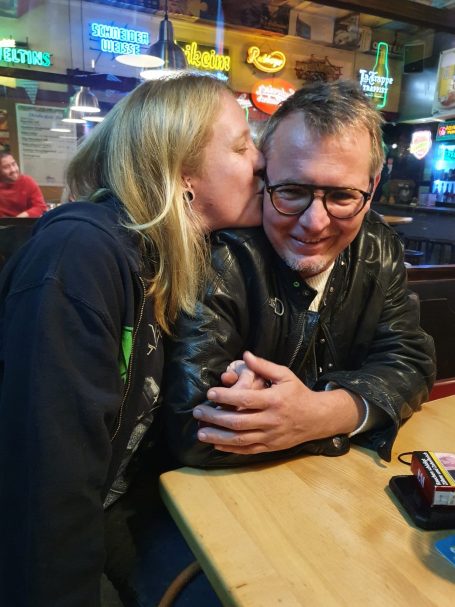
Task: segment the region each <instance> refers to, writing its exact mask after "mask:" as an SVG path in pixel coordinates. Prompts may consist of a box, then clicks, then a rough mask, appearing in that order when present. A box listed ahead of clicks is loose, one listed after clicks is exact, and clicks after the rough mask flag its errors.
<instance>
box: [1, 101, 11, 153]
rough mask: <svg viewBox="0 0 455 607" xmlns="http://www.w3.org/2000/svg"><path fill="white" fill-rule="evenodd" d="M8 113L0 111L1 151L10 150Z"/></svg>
mask: <svg viewBox="0 0 455 607" xmlns="http://www.w3.org/2000/svg"><path fill="white" fill-rule="evenodd" d="M9 145H10V142H9V127H8V111H7V110H1V109H0V151H3V150H7V149H9Z"/></svg>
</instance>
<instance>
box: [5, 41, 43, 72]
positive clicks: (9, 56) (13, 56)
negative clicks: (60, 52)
mask: <svg viewBox="0 0 455 607" xmlns="http://www.w3.org/2000/svg"><path fill="white" fill-rule="evenodd" d="M51 56H52V55H51V53H48V52H47V51H35V50H32V49H28V48H16V41H15V40H10V39H4V40H1V41H0V63H14V64H16V65H17V64H21V65H30V66H31V67H50V66H51V65H52V61H51Z"/></svg>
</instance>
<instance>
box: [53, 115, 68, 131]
mask: <svg viewBox="0 0 455 607" xmlns="http://www.w3.org/2000/svg"><path fill="white" fill-rule="evenodd" d="M50 130H51V131H52V132H53V133H71V129H70V128H69V127H67V126H66V124H62V121H61V119H60V118H55V117H54V118H53V119H52V126H51V128H50Z"/></svg>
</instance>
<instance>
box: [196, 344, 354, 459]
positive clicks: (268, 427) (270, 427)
mask: <svg viewBox="0 0 455 607" xmlns="http://www.w3.org/2000/svg"><path fill="white" fill-rule="evenodd" d="M221 380H222V382H223V386H219V387H214V388H210V390H209V391H208V392H207V398H208V399H209V400H210V401H212V402H213V403H215V404H216V407H213V406H210V405H197V406H196V407H195V408H194V411H193V416H194V417H195V418H196V419H197V420H198V421H199V422H200V424H201V427H200V428H199V430H198V439H199V440H200V441H201V442H204V443H210V444H212V445H213V446H214V447H215V449H217V450H218V451H226V452H230V453H237V454H243V455H252V454H256V453H263V452H267V451H279V450H283V449H289V448H291V447H294V446H295V445H299V444H301V443H304V442H307V441H309V440H315V439H319V438H326V437H329V436H334V435H335V434H347V433H349V432H352V431H353V430H354V429H355V428H356V427H357V426H358V425H359V421H360V420H361V418H362V415H363V411H364V407H363V405H362V403H361V399H359V397H357V396H355V395H353V394H352V393H350V392H348V391H347V390H343V389H336V390H332V391H325V392H315V391H313V390H310V389H309V388H308V387H307V386H305V384H303V382H301V381H300V380H299V379H298V377H297V376H296V375H295V374H294V373H293V372H292V371H290V370H289V369H288V368H287V367H284V366H282V365H277V364H275V363H272V362H270V361H267V360H265V359H263V358H259V357H257V356H254V355H253V354H252V353H251V352H245V354H244V355H243V361H234V362H233V363H231V364H230V365H229V367H228V368H227V370H226V372H225V373H223V374H222V376H221Z"/></svg>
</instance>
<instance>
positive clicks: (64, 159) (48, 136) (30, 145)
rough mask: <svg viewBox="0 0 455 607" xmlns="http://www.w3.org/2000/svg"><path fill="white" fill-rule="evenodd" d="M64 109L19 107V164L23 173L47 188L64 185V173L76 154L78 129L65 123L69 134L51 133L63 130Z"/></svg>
mask: <svg viewBox="0 0 455 607" xmlns="http://www.w3.org/2000/svg"><path fill="white" fill-rule="evenodd" d="M63 113H64V109H63V108H56V107H49V106H43V105H27V104H24V103H17V104H16V118H17V137H18V143H19V164H20V168H21V171H22V173H25V174H26V175H30V176H31V177H33V179H34V180H35V181H36V182H37V183H38V184H39V185H44V186H63V185H65V169H66V165H67V164H68V162H69V160H70V159H71V158H72V157H73V155H74V153H75V151H76V143H77V138H76V125H75V124H71V123H63V124H64V125H65V129H67V132H63V133H62V132H54V131H51V128H53V127H54V126H56V125H59V126H61V124H62V123H61V120H62V118H63Z"/></svg>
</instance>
